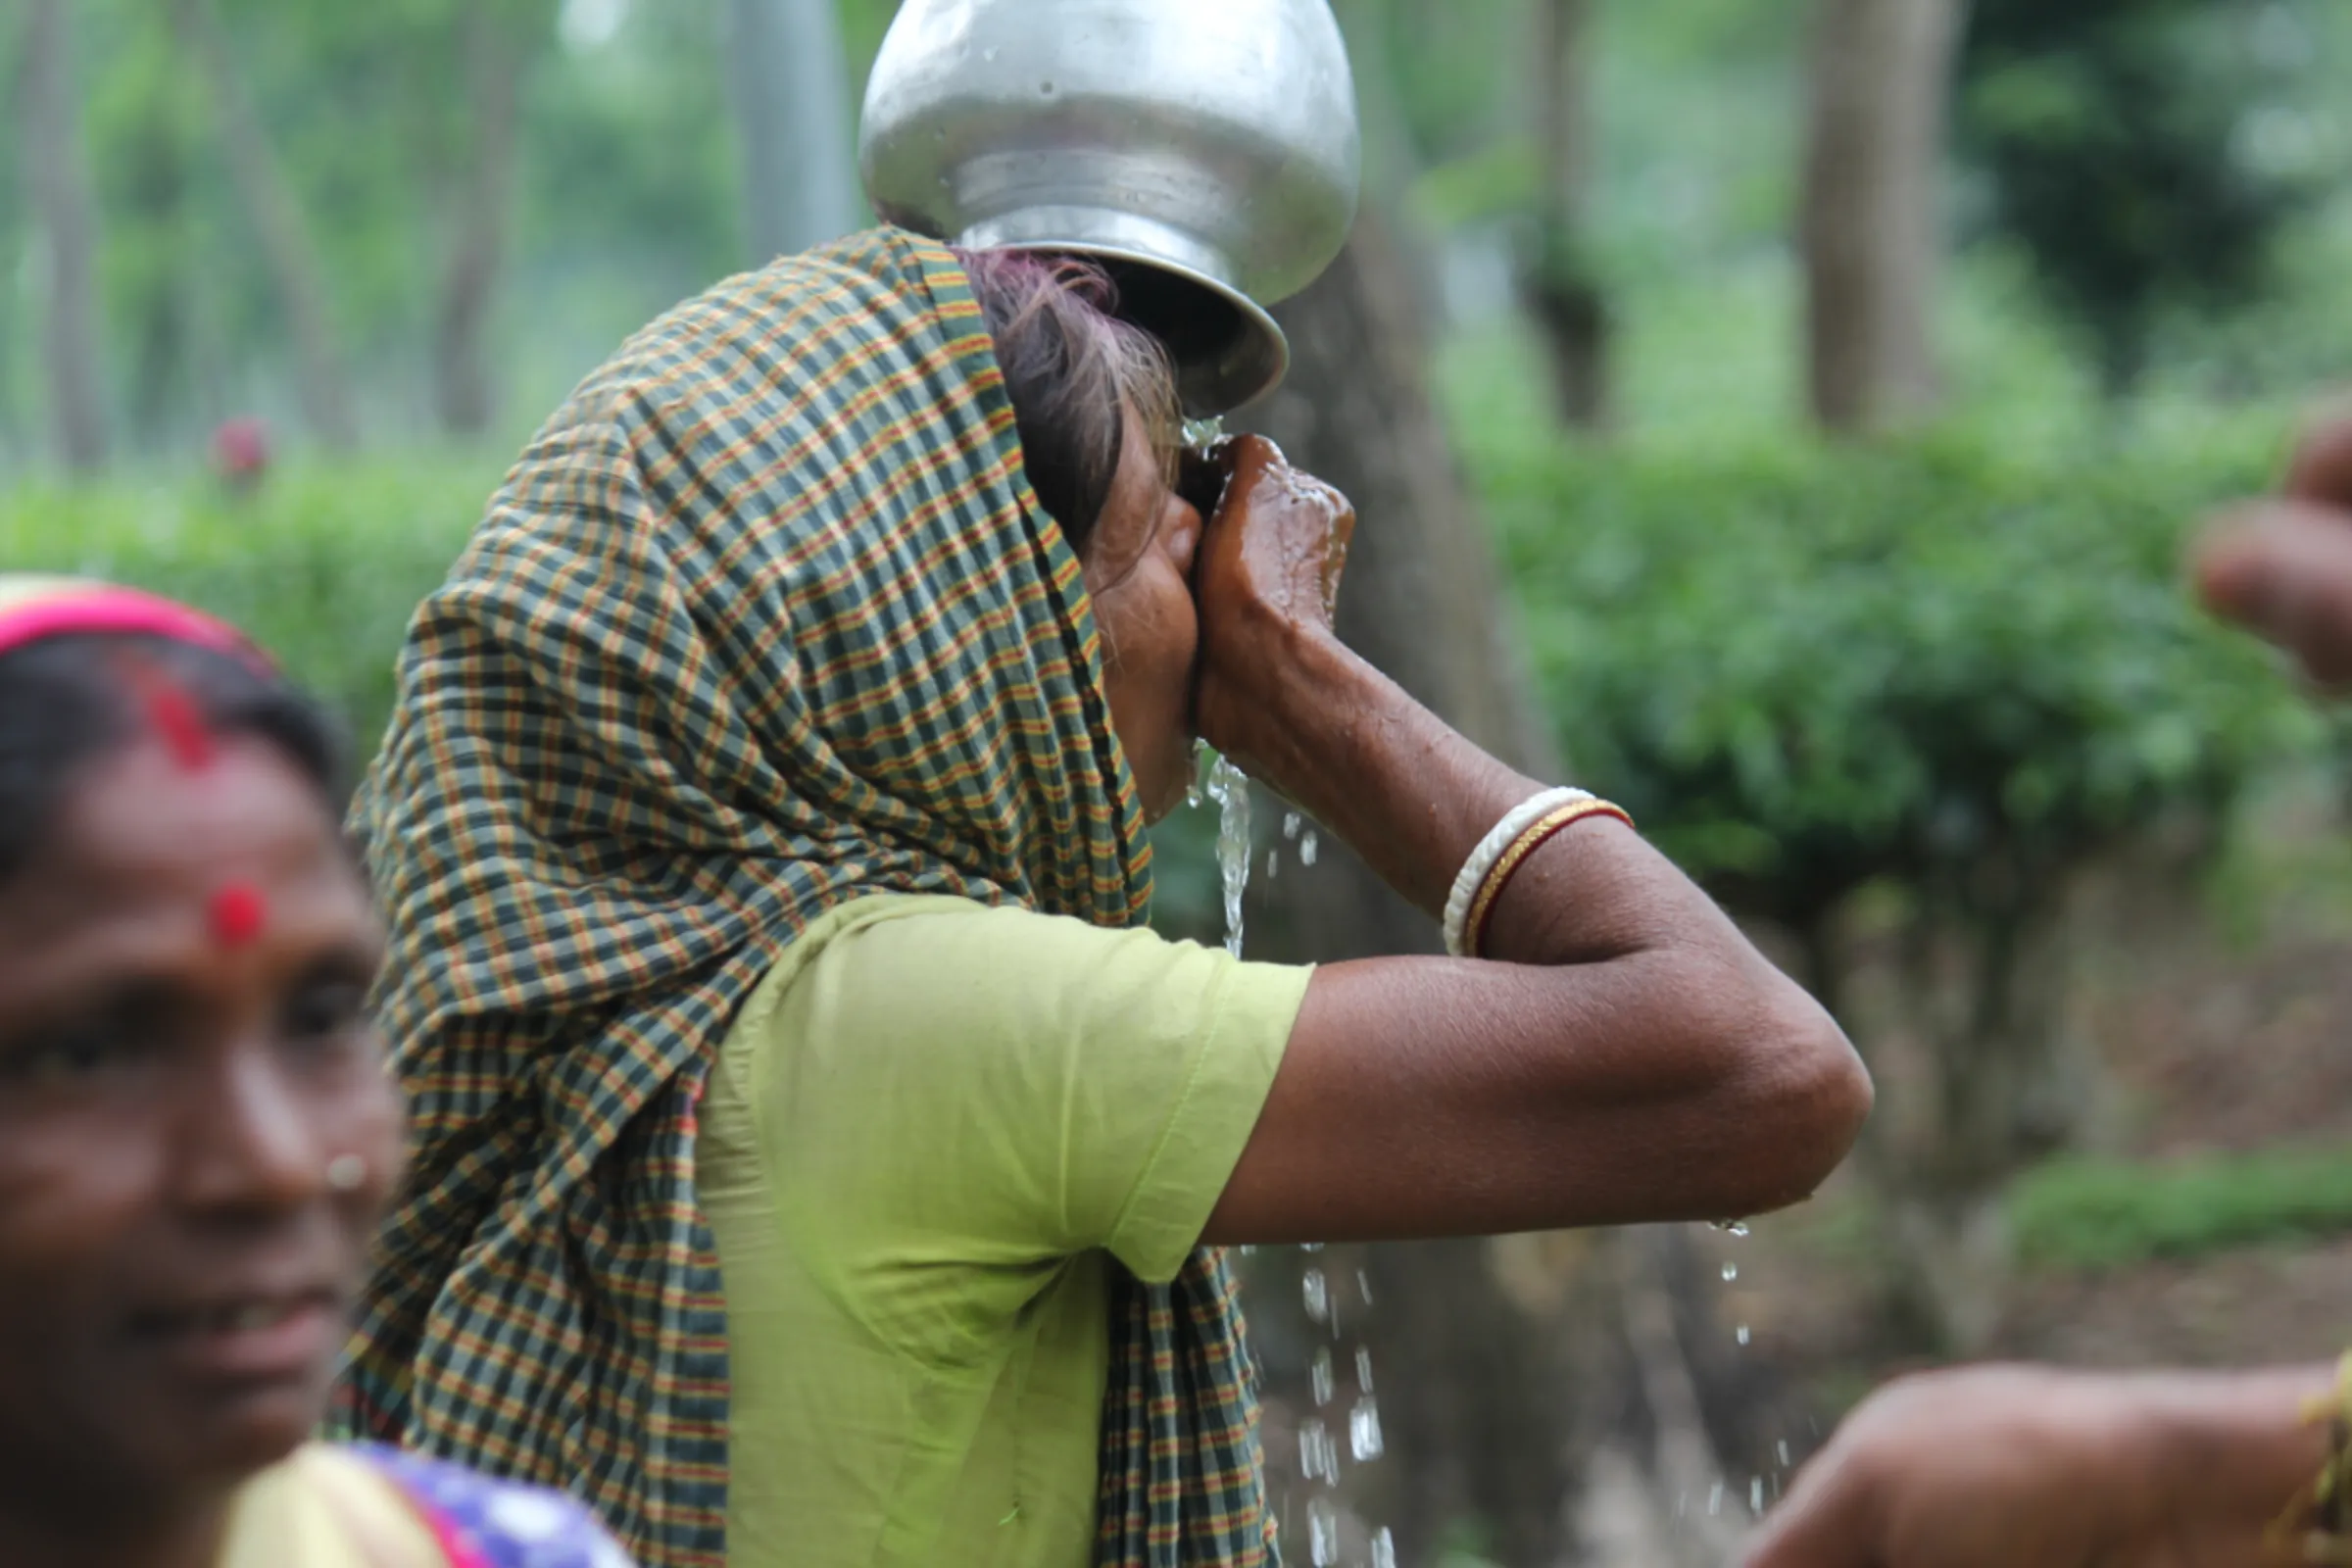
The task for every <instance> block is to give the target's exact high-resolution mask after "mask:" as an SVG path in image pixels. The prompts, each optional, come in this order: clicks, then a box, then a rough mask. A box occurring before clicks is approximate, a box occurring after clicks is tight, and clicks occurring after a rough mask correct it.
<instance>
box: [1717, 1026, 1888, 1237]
mask: <svg viewBox="0 0 2352 1568" xmlns="http://www.w3.org/2000/svg"><path fill="white" fill-rule="evenodd" d="M1779 989H1780V991H1781V993H1782V994H1781V995H1779V996H1777V997H1774V998H1772V999H1770V1000H1769V1001H1768V1002H1767V1003H1766V1004H1765V1005H1763V1007H1762V1008H1761V1009H1760V1012H1761V1017H1760V1018H1759V1020H1758V1024H1757V1027H1756V1028H1755V1029H1754V1030H1753V1032H1752V1033H1751V1035H1750V1037H1749V1042H1748V1045H1747V1048H1746V1051H1745V1052H1744V1053H1743V1054H1744V1056H1745V1058H1746V1059H1745V1061H1744V1062H1743V1063H1742V1065H1741V1068H1740V1074H1739V1076H1740V1080H1741V1082H1740V1086H1739V1088H1738V1090H1737V1091H1736V1092H1738V1093H1739V1094H1740V1096H1741V1098H1742V1099H1743V1100H1744V1101H1745V1102H1746V1103H1745V1104H1744V1106H1743V1107H1742V1113H1741V1120H1742V1121H1743V1122H1744V1123H1745V1125H1746V1126H1747V1127H1748V1128H1749V1129H1750V1132H1749V1141H1750V1143H1751V1145H1752V1146H1753V1147H1752V1148H1751V1149H1750V1151H1749V1153H1750V1158H1751V1160H1752V1162H1753V1168H1754V1171H1755V1174H1756V1176H1757V1178H1758V1180H1759V1184H1760V1186H1761V1188H1762V1192H1761V1193H1760V1197H1761V1198H1762V1199H1763V1201H1761V1202H1760V1203H1758V1205H1757V1208H1758V1211H1761V1210H1763V1209H1766V1208H1777V1207H1781V1206H1783V1205H1785V1204H1789V1203H1793V1202H1797V1201H1801V1200H1803V1199H1806V1198H1810V1197H1811V1196H1812V1195H1813V1193H1814V1191H1815V1190H1816V1189H1817V1188H1819V1187H1820V1186H1821V1184H1822V1183H1823V1182H1825V1181H1827V1180H1829V1178H1830V1173H1831V1172H1833V1171H1835V1170H1836V1169H1837V1168H1838V1166H1839V1165H1840V1164H1843V1163H1844V1161H1845V1156H1846V1155H1847V1153H1849V1152H1851V1151H1852V1149H1853V1147H1854V1140H1855V1139H1857V1138H1859V1137H1860V1136H1861V1134H1862V1124H1863V1123H1864V1122H1865V1121H1867V1120H1869V1119H1870V1107H1871V1101H1872V1098H1873V1095H1874V1091H1873V1089H1872V1087H1871V1082H1870V1071H1869V1069H1868V1068H1866V1067H1864V1066H1863V1065H1862V1058H1861V1056H1860V1055H1858V1054H1856V1053H1855V1051H1854V1048H1853V1045H1852V1043H1851V1042H1849V1041H1848V1040H1847V1039H1846V1038H1845V1032H1844V1031H1843V1030H1842V1029H1839V1028H1838V1023H1837V1020H1836V1019H1834V1018H1832V1017H1831V1016H1830V1014H1829V1011H1828V1009H1826V1008H1824V1007H1823V1006H1822V1005H1821V1004H1820V1003H1818V1002H1816V1001H1814V1000H1813V998H1812V997H1811V996H1809V995H1807V994H1806V993H1805V992H1804V991H1803V990H1802V989H1800V988H1799V987H1798V986H1797V985H1796V984H1795V983H1794V982H1792V981H1789V980H1787V979H1782V980H1781V981H1780V986H1779Z"/></svg>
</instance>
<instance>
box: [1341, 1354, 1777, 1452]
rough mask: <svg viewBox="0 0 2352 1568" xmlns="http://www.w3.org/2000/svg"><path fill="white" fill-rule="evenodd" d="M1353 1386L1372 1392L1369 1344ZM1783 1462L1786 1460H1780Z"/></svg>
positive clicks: (1357, 1358)
mask: <svg viewBox="0 0 2352 1568" xmlns="http://www.w3.org/2000/svg"><path fill="white" fill-rule="evenodd" d="M1355 1386H1356V1387H1357V1388H1358V1389H1359V1390H1361V1391H1362V1392H1364V1393H1366V1394H1370V1393H1371V1392H1372V1349H1371V1347H1369V1346H1363V1345H1359V1346H1357V1347H1356V1348H1355ZM1782 1462H1783V1463H1784V1464H1785V1463H1787V1462H1788V1461H1787V1460H1783V1461H1782Z"/></svg>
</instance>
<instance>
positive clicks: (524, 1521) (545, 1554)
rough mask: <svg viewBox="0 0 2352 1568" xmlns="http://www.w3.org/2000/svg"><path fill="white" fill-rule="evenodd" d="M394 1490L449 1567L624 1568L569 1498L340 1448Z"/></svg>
mask: <svg viewBox="0 0 2352 1568" xmlns="http://www.w3.org/2000/svg"><path fill="white" fill-rule="evenodd" d="M340 1451H341V1452H342V1453H343V1454H345V1455H348V1456H349V1457H350V1458H352V1459H354V1460H357V1461H359V1462H361V1463H364V1464H366V1465H367V1466H368V1467H369V1468H370V1469H372V1470H374V1471H375V1472H376V1473H377V1474H378V1475H380V1476H382V1477H383V1478H384V1479H385V1480H386V1481H388V1482H390V1483H391V1484H392V1485H393V1486H394V1487H396V1488H397V1489H398V1490H399V1491H400V1492H401V1493H402V1494H403V1495H405V1496H406V1497H407V1498H408V1499H409V1500H410V1501H411V1502H412V1503H413V1504H415V1505H416V1507H417V1510H418V1512H419V1513H421V1514H422V1515H423V1516H424V1518H425V1520H426V1522H427V1523H428V1524H430V1525H431V1526H432V1528H433V1531H434V1533H435V1535H436V1536H437V1537H438V1538H439V1540H440V1542H441V1544H442V1546H443V1549H444V1550H445V1551H446V1552H447V1553H448V1555H449V1556H450V1558H451V1561H452V1564H453V1568H630V1564H629V1558H628V1555H627V1554H626V1553H625V1552H623V1551H622V1550H621V1549H620V1547H619V1546H617V1545H616V1544H613V1538H612V1537H611V1536H609V1535H607V1534H606V1533H605V1530H604V1527H603V1526H601V1525H599V1524H598V1523H597V1522H596V1519H595V1517H594V1516H593V1515H591V1514H590V1513H589V1512H588V1510H587V1509H586V1508H585V1507H583V1506H581V1505H580V1503H578V1502H577V1501H575V1500H574V1499H573V1498H571V1497H569V1496H567V1495H564V1494H563V1493H561V1492H556V1491H553V1490H550V1489H548V1488H545V1487H534V1486H525V1485H522V1484H520V1483H517V1482H513V1481H502V1480H499V1479H497V1478H495V1477H491V1476H486V1475H483V1474H481V1473H480V1472H479V1471H475V1470H468V1469H466V1467H465V1466H463V1465H457V1464H451V1463H449V1462H447V1461H445V1460H440V1459H433V1458H428V1457H426V1456H425V1455H423V1454H418V1453H410V1452H407V1451H405V1450H401V1449H395V1448H385V1447H377V1446H355V1447H350V1448H345V1449H342V1450H340Z"/></svg>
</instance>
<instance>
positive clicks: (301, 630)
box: [0, 460, 498, 752]
mask: <svg viewBox="0 0 2352 1568" xmlns="http://www.w3.org/2000/svg"><path fill="white" fill-rule="evenodd" d="M497 480H498V471H497V469H496V468H495V467H492V466H488V465H485V464H483V463H480V462H478V461H468V460H444V461H440V462H431V461H417V460H410V461H406V462H389V461H388V462H384V463H380V464H368V465H363V466H343V467H336V468H332V469H329V468H324V467H295V468H289V469H286V470H284V471H281V472H278V473H275V474H273V475H272V476H271V477H270V481H269V483H268V484H267V485H265V486H264V487H263V488H262V489H261V490H260V491H259V492H258V493H256V494H253V495H238V494H233V493H230V492H228V491H225V490H222V489H221V488H219V487H217V486H215V485H212V484H209V483H203V482H183V483H176V484H169V485H141V484H132V483H124V484H112V485H76V486H73V487H71V488H49V487H43V486H32V487H27V488H23V489H17V490H7V491H0V569H5V570H8V571H50V572H63V573H68V574H73V575H78V576H90V577H102V578H106V579H109V580H112V581H117V582H123V583H129V584H133V585H135V586H138V587H143V588H149V589H153V590H155V591H157V592H159V593H167V594H171V595H172V596H173V597H175V598H180V599H184V600H187V601H189V602H190V603H193V604H195V605H198V606H200V607H202V608H203V609H206V610H209V611H211V612H213V613H215V614H218V615H221V616H222V617H223V618H225V619H227V620H230V621H232V622H234V623H235V624H236V625H239V626H241V627H243V628H245V630H246V631H248V632H249V633H251V634H252V635H253V637H254V638H255V639H256V640H257V641H259V642H260V643H261V644H262V645H263V646H264V647H265V648H267V649H269V650H270V652H271V653H272V654H274V655H275V656H276V657H277V658H278V659H279V660H280V661H281V662H283V663H284V664H285V665H286V667H287V668H288V669H289V670H291V671H292V672H293V674H294V675H295V676H296V678H297V679H299V680H301V681H302V682H303V683H304V684H305V685H306V686H308V687H310V688H311V690H313V691H314V692H316V693H317V694H318V695H319V696H320V697H321V698H323V699H325V700H326V701H327V702H328V703H330V704H331V705H333V707H334V708H335V709H336V710H337V711H339V712H341V714H342V715H343V716H344V718H345V719H346V721H347V722H348V723H349V724H350V725H351V729H352V733H353V735H354V736H355V737H357V738H358V740H359V742H360V746H361V750H362V751H363V752H365V751H366V750H368V748H369V747H371V746H372V745H373V744H374V741H375V738H376V737H377V736H378V735H379V734H381V733H382V730H383V726H384V721H385V718H386V717H387V716H388V715H389V714H390V712H391V708H392V692H393V661H394V659H395V658H396V656H397V655H398V654H399V651H400V644H401V638H402V636H403V634H404V633H405V632H406V631H407V629H408V623H409V617H410V615H411V614H412V613H414V612H415V611H416V608H417V602H418V601H419V600H421V599H422V598H423V597H424V596H425V595H426V594H427V593H429V592H431V591H432V589H433V588H434V587H435V586H437V585H438V584H439V583H440V581H441V579H442V577H443V576H444V575H445V574H446V573H447V571H448V570H449V565H450V563H451V562H453V561H455V560H456V559H457V556H458V552H459V551H460V550H461V549H462V548H463V547H464V545H465V541H466V535H467V534H469V533H470V532H471V531H472V529H473V525H474V523H475V522H476V521H477V520H478V519H479V518H480V516H481V515H482V509H483V503H484V502H485V501H486V500H487V499H488V497H489V494H490V492H491V490H492V489H493V488H494V487H495V485H496V483H497Z"/></svg>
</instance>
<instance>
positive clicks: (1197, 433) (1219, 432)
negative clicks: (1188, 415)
mask: <svg viewBox="0 0 2352 1568" xmlns="http://www.w3.org/2000/svg"><path fill="white" fill-rule="evenodd" d="M1224 439H1225V416H1223V415H1222V414H1218V415H1212V416H1210V417H1208V418H1205V419H1187V420H1185V421H1184V444H1185V445H1186V446H1188V447H1212V446H1215V445H1216V444H1217V443H1218V442H1220V441H1222V440H1224Z"/></svg>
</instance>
